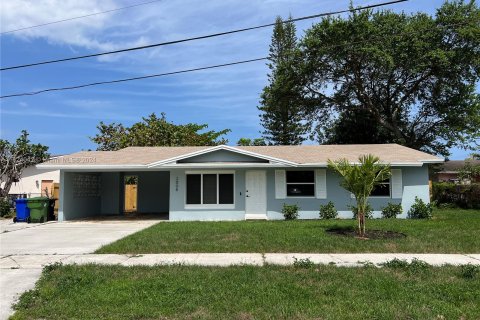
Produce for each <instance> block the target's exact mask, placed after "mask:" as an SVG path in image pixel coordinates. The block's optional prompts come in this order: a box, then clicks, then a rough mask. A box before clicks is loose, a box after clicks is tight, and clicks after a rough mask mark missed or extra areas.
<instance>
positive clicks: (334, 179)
mask: <svg viewBox="0 0 480 320" xmlns="http://www.w3.org/2000/svg"><path fill="white" fill-rule="evenodd" d="M313 169H315V168H295V169H293V168H292V169H289V170H313ZM399 169H402V188H403V197H402V198H401V199H392V198H390V197H372V198H371V199H370V203H371V205H372V206H373V208H374V217H380V210H381V208H382V207H383V206H385V205H386V204H387V203H388V202H392V203H401V204H402V206H403V209H404V213H403V214H402V215H401V216H400V217H401V218H405V217H406V213H407V211H408V210H409V208H410V206H411V205H412V204H413V202H414V200H415V196H418V197H419V198H421V199H422V200H424V201H426V202H429V188H428V168H427V166H423V167H400V168H399ZM232 170H233V171H234V172H235V180H234V181H235V182H234V183H235V189H234V201H235V203H234V208H233V209H229V210H226V209H212V208H205V209H186V208H185V190H186V175H185V172H186V171H199V172H201V171H205V170H200V169H198V170H193V169H188V170H186V169H172V170H171V171H170V172H167V171H143V172H129V173H128V175H137V176H138V212H141V213H161V212H169V219H170V220H244V219H245V173H246V171H247V170H248V169H243V168H242V169H225V170H222V169H219V170H214V169H208V171H232ZM252 170H265V171H266V174H267V216H268V218H269V219H283V215H282V214H281V210H282V206H283V204H284V203H287V204H298V205H299V207H300V212H299V214H300V218H301V219H317V218H318V212H319V207H320V205H321V204H326V203H327V202H328V201H333V203H334V204H335V207H336V209H337V210H338V211H339V214H340V216H339V217H340V218H351V217H352V212H351V211H350V210H349V208H348V206H349V205H354V204H355V199H353V198H352V197H351V195H350V193H349V192H347V191H346V190H344V189H343V188H342V187H340V179H341V178H340V177H339V176H338V175H337V174H335V173H334V172H332V171H330V170H327V174H326V184H327V199H317V198H310V197H308V198H307V197H304V198H301V197H298V198H294V197H288V198H286V199H275V169H273V168H268V169H252ZM74 174H75V173H73V172H63V171H62V173H61V181H60V183H61V188H60V197H61V201H60V209H59V220H60V221H61V220H69V219H76V218H81V217H85V216H94V215H98V214H121V213H122V212H123V178H124V175H125V174H124V173H119V172H104V173H98V174H99V175H100V177H101V186H100V196H98V197H76V196H75V195H74V190H73V176H74Z"/></svg>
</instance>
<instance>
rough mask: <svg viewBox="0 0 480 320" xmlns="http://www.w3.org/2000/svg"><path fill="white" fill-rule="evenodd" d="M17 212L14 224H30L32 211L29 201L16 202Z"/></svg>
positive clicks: (18, 200) (17, 200)
mask: <svg viewBox="0 0 480 320" xmlns="http://www.w3.org/2000/svg"><path fill="white" fill-rule="evenodd" d="M15 211H16V212H17V214H16V216H15V218H13V222H20V221H22V222H28V223H30V209H29V208H28V206H27V199H16V200H15Z"/></svg>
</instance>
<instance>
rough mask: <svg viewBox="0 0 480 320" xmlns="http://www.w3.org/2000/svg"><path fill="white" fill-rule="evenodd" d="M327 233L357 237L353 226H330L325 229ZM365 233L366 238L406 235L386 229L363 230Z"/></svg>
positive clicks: (403, 236) (398, 237) (393, 237)
mask: <svg viewBox="0 0 480 320" xmlns="http://www.w3.org/2000/svg"><path fill="white" fill-rule="evenodd" d="M327 233H329V234H333V235H336V236H343V237H350V238H358V233H357V230H356V229H354V228H331V229H327ZM365 233H366V238H368V239H403V238H406V237H407V235H406V234H404V233H401V232H395V231H388V230H365ZM363 239H364V238H363Z"/></svg>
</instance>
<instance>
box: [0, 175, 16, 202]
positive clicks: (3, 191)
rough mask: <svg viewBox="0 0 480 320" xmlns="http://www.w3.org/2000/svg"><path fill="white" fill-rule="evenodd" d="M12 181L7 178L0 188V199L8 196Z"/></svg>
mask: <svg viewBox="0 0 480 320" xmlns="http://www.w3.org/2000/svg"><path fill="white" fill-rule="evenodd" d="M12 183H13V179H10V178H7V180H6V181H5V183H4V185H3V187H2V188H0V197H2V198H3V197H6V196H8V193H9V192H10V188H11V187H12Z"/></svg>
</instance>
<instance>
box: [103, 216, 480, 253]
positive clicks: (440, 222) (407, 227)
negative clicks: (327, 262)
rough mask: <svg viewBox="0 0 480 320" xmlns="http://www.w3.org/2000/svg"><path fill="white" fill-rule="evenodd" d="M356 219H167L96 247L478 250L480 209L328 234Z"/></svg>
mask: <svg viewBox="0 0 480 320" xmlns="http://www.w3.org/2000/svg"><path fill="white" fill-rule="evenodd" d="M348 226H355V221H354V220H350V219H349V220H303V221H301V220H297V221H238V222H168V223H158V224H156V225H154V226H152V227H150V228H147V229H145V230H142V231H140V232H137V233H135V234H132V235H130V236H127V237H125V238H123V239H120V240H119V241H116V242H114V243H112V244H109V245H106V246H104V247H102V248H100V249H99V250H97V253H132V254H137V253H138V254H141V253H173V252H265V253H267V252H315V253H359V252H365V253H366V252H392V253H394V252H407V253H479V252H480V236H479V234H480V210H459V209H451V210H437V211H435V212H434V217H433V219H432V220H405V219H374V220H368V221H367V229H380V230H391V231H397V232H402V233H404V234H406V235H407V237H406V238H401V239H387V240H359V239H355V238H346V237H341V236H338V235H332V234H327V233H326V230H327V229H329V228H334V227H348Z"/></svg>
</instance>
